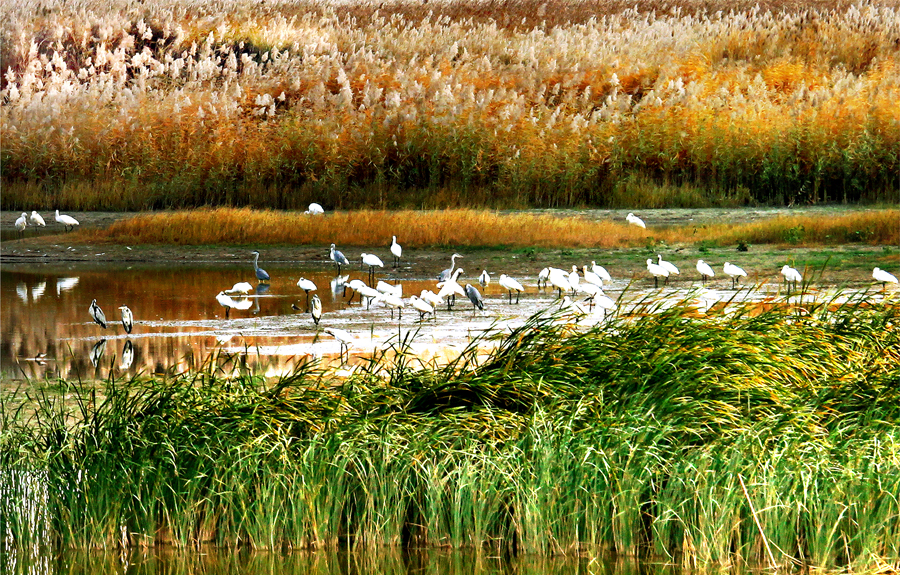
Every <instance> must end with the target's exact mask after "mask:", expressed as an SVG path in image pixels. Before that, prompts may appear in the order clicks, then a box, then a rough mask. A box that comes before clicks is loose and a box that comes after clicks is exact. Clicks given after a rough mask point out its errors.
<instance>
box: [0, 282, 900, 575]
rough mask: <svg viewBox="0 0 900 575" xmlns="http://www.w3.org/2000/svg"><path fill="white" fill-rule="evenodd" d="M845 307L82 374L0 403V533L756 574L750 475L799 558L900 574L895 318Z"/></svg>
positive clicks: (678, 311) (771, 536)
mask: <svg viewBox="0 0 900 575" xmlns="http://www.w3.org/2000/svg"><path fill="white" fill-rule="evenodd" d="M835 301H836V300H835ZM835 301H830V302H823V303H820V304H817V303H810V304H807V305H804V306H803V307H802V308H798V307H797V306H796V305H793V304H788V302H787V301H786V300H777V299H772V300H770V302H769V303H770V304H771V305H770V306H768V307H766V306H763V307H760V306H753V305H751V304H747V305H741V304H733V305H731V306H728V307H727V308H724V309H719V310H718V311H716V310H712V311H709V312H706V313H705V314H698V313H697V310H696V307H695V305H694V304H693V303H692V302H691V301H689V300H685V301H683V302H680V303H678V304H676V305H674V306H671V305H668V304H664V302H661V301H656V300H654V299H652V298H649V297H648V298H645V299H644V300H643V301H642V302H640V303H639V304H638V306H637V309H636V310H635V311H634V312H633V313H632V314H629V315H627V316H626V315H620V316H615V317H612V318H611V319H610V321H609V322H605V323H603V324H601V325H598V326H595V327H591V328H577V327H575V326H572V325H570V324H569V323H568V322H566V321H564V318H563V317H560V316H556V315H546V314H539V315H536V316H534V317H532V318H530V319H529V320H528V321H527V322H526V323H525V324H524V325H523V326H522V327H520V328H517V329H514V330H512V331H511V332H509V333H504V334H486V335H485V336H484V337H492V338H495V339H496V342H495V343H496V345H494V346H492V347H491V348H490V349H491V351H490V352H489V353H488V354H487V356H485V355H484V351H483V349H481V343H482V342H481V341H480V340H476V341H474V342H473V343H472V345H470V346H469V347H468V348H467V349H466V350H464V351H463V353H462V354H461V355H460V356H459V357H458V358H457V359H455V360H454V361H452V362H451V363H449V364H446V365H433V364H422V362H420V361H418V360H416V359H415V357H414V356H412V355H411V354H406V355H404V354H399V355H398V354H396V353H393V354H392V356H391V357H392V359H391V361H390V362H387V361H386V358H387V355H385V356H378V355H376V356H374V357H372V358H371V359H370V360H369V361H368V362H364V364H363V365H362V367H361V368H360V369H358V370H357V371H356V372H354V373H353V374H352V375H350V376H348V377H342V378H338V377H336V376H335V375H334V374H333V373H331V372H327V371H321V370H319V369H318V368H317V367H316V366H315V365H314V364H306V363H304V364H302V365H301V366H300V367H298V369H297V371H296V372H295V373H293V374H290V375H287V376H284V377H281V378H279V379H277V380H273V381H266V380H264V379H262V378H259V377H256V376H254V375H253V374H252V373H242V374H237V375H234V374H233V373H232V372H231V371H228V372H225V371H222V370H221V369H220V368H219V367H217V366H221V365H223V363H222V362H220V361H210V362H209V364H208V366H207V367H206V368H204V370H201V371H198V372H194V373H185V374H181V375H176V376H172V377H162V378H140V377H138V378H133V379H131V380H127V381H116V380H110V381H108V382H107V384H106V385H105V386H103V387H102V388H101V389H100V390H99V392H98V390H97V389H96V388H88V387H86V386H83V385H80V384H77V383H69V382H61V384H62V385H64V386H65V390H66V393H65V395H57V394H47V393H38V394H36V395H35V396H34V397H32V398H31V400H32V401H33V402H34V403H35V404H36V410H35V412H34V416H33V417H32V418H31V419H30V420H28V421H25V422H22V421H19V420H17V419H16V418H15V417H11V416H10V414H8V413H7V412H6V411H3V412H2V414H3V421H2V423H3V427H2V430H3V431H2V434H0V448H2V449H0V492H2V493H3V494H9V495H11V496H10V497H3V498H0V501H2V503H0V505H2V506H3V507H2V509H0V510H2V513H0V536H2V538H3V544H4V545H12V546H18V547H29V546H35V545H37V546H41V545H48V544H52V545H54V546H61V547H104V548H117V547H121V546H126V547H127V546H142V545H164V544H171V545H176V546H181V547H196V546H205V545H222V546H227V547H251V548H265V549H285V548H295V549H296V548H330V549H334V548H337V547H340V546H350V547H352V548H355V549H370V548H376V547H379V546H384V545H387V546H392V547H444V546H447V547H452V548H475V549H491V550H493V552H494V553H502V554H519V553H534V554H542V555H546V554H556V553H572V552H579V553H601V552H607V551H612V552H616V553H619V554H643V553H652V554H655V555H657V556H662V557H666V558H669V559H670V560H675V561H678V562H681V563H682V564H683V565H685V566H711V565H721V564H732V563H736V562H746V563H758V562H762V561H764V560H765V556H764V551H763V544H762V536H761V535H760V533H759V530H758V529H757V527H756V525H755V523H754V522H753V520H752V517H751V516H750V511H749V506H748V502H747V500H746V498H745V497H744V496H743V494H742V492H741V490H740V487H739V484H738V476H740V477H742V478H743V479H744V481H745V482H746V484H747V487H748V492H749V495H750V498H751V500H752V502H753V506H754V508H755V509H756V510H758V513H759V519H760V522H761V525H762V529H763V532H764V534H765V537H766V539H767V540H768V541H770V542H771V544H772V546H773V549H775V550H776V551H775V552H776V557H777V561H778V562H779V563H780V564H784V565H804V566H809V567H823V568H829V569H833V568H839V567H840V568H852V569H853V570H854V571H857V570H860V569H866V568H875V567H877V566H879V565H883V564H885V563H888V564H890V563H894V564H896V562H897V561H900V502H898V499H897V497H896V494H897V493H900V426H898V421H900V371H898V367H897V366H898V365H900V337H898V331H897V327H896V326H897V325H898V323H897V322H898V319H900V318H898V309H897V307H896V306H894V305H887V304H884V303H878V302H875V301H871V300H869V298H868V296H866V295H865V294H862V295H859V296H852V297H850V298H849V301H848V302H847V303H843V304H836V303H835ZM398 346H400V348H401V349H402V348H403V346H404V344H403V342H398ZM394 351H395V352H396V350H394ZM398 358H399V359H398ZM226 363H227V362H226ZM64 398H68V399H64ZM5 401H7V398H6V397H4V402H5ZM23 474H30V475H29V476H30V477H33V478H35V481H36V483H37V484H39V486H40V487H39V488H38V494H37V495H35V494H34V493H31V494H28V493H25V491H26V490H28V489H31V488H30V487H28V486H27V485H28V484H27V482H23V479H22V478H23V477H24V475H23ZM35 509H39V512H38V513H35V512H34V510H35ZM47 533H49V534H50V536H49V537H47V536H46V535H45V534H47Z"/></svg>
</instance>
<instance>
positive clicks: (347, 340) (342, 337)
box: [322, 327, 353, 364]
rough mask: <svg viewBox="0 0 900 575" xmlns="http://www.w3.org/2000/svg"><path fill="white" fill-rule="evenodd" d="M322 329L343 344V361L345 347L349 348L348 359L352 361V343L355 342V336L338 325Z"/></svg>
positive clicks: (342, 360) (342, 361) (342, 359)
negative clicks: (337, 326)
mask: <svg viewBox="0 0 900 575" xmlns="http://www.w3.org/2000/svg"><path fill="white" fill-rule="evenodd" d="M322 331H324V332H325V333H327V334H328V335H330V336H331V337H333V338H334V339H336V340H338V343H340V344H341V363H342V364H343V363H344V348H347V361H350V344H351V343H352V342H353V336H352V335H350V333H349V332H346V331H344V330H342V329H338V328H336V327H326V328H325V329H324V330H322Z"/></svg>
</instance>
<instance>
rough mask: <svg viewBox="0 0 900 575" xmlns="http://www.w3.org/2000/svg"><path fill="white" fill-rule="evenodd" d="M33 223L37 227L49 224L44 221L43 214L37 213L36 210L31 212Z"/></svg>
mask: <svg viewBox="0 0 900 575" xmlns="http://www.w3.org/2000/svg"><path fill="white" fill-rule="evenodd" d="M31 223H32V224H34V225H36V226H42V227H43V226H46V225H47V223H46V222H45V221H44V218H42V217H41V214H39V213H37V212H36V211H34V210H31Z"/></svg>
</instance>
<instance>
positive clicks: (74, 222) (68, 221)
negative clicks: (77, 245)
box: [56, 210, 78, 231]
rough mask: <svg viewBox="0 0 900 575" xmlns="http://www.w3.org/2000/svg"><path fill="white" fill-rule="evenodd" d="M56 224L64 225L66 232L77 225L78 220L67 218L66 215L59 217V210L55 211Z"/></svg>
mask: <svg viewBox="0 0 900 575" xmlns="http://www.w3.org/2000/svg"><path fill="white" fill-rule="evenodd" d="M56 222H57V223H60V224H62V225H64V226H65V227H66V231H69V230H70V229H73V228H74V227H75V226H77V225H78V220H76V219H75V218H73V217H72V216H67V215H66V214H63V215H59V210H56Z"/></svg>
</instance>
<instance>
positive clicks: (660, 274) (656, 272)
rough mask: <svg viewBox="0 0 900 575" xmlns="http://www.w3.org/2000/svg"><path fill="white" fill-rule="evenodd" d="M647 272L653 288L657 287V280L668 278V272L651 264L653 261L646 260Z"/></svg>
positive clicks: (657, 265) (659, 266)
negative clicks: (651, 279)
mask: <svg viewBox="0 0 900 575" xmlns="http://www.w3.org/2000/svg"><path fill="white" fill-rule="evenodd" d="M647 271H648V272H650V273H651V274H652V275H653V287H659V278H666V279H668V277H669V270H667V269H666V268H664V267H662V266H661V265H659V264H655V263H653V260H650V259H648V260H647Z"/></svg>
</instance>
